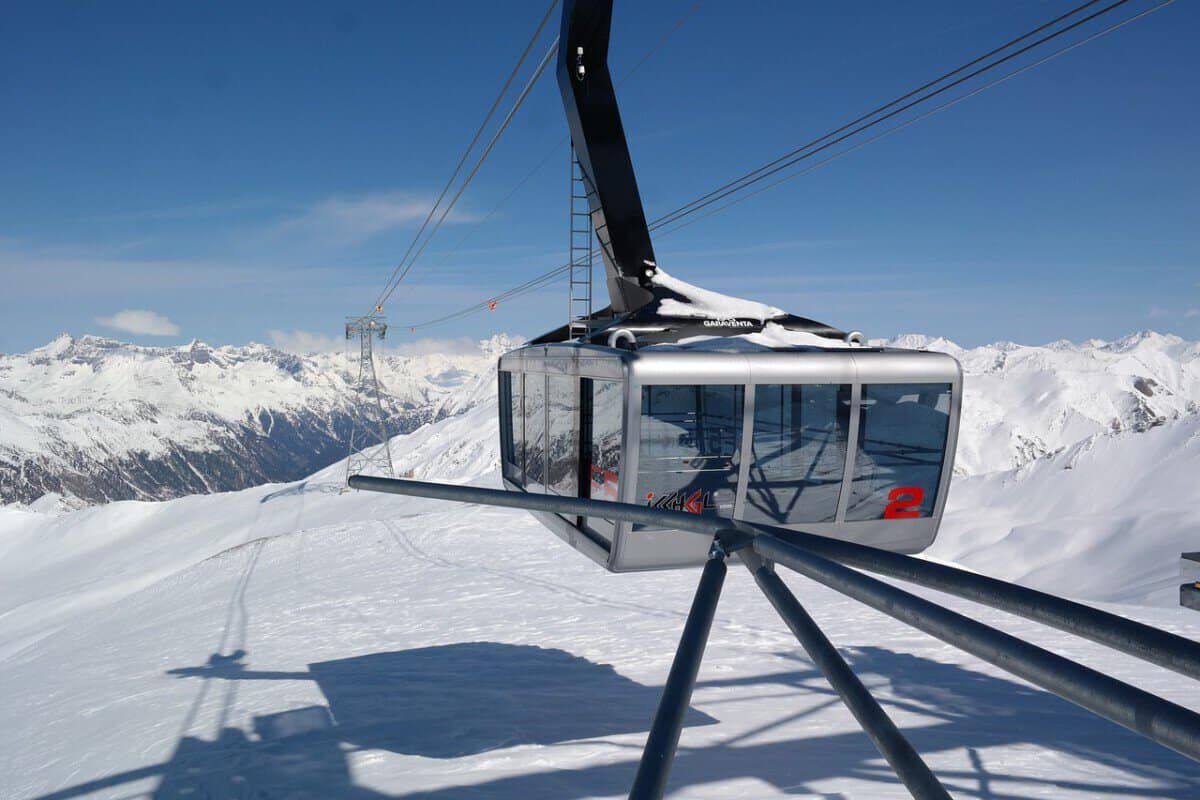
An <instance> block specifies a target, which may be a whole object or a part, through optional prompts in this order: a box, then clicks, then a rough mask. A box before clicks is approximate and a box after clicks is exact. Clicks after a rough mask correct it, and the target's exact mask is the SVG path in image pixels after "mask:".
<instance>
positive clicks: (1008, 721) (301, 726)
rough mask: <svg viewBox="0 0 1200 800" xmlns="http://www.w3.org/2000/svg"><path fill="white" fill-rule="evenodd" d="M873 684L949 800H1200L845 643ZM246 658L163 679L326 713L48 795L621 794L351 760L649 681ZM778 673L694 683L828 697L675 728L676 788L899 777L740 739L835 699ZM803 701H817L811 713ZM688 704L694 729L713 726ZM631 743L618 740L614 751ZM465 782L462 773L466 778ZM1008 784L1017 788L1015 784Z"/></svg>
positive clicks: (643, 707)
mask: <svg viewBox="0 0 1200 800" xmlns="http://www.w3.org/2000/svg"><path fill="white" fill-rule="evenodd" d="M847 655H848V656H849V660H850V661H851V663H852V664H853V666H854V667H855V669H856V671H857V672H858V673H859V674H860V675H861V676H863V677H864V680H866V682H867V683H868V684H879V683H885V684H887V685H888V687H889V690H888V691H887V692H884V693H883V694H884V695H885V698H884V700H885V701H886V702H885V705H887V706H888V707H890V708H891V709H893V710H895V709H904V710H908V711H911V712H915V713H919V714H920V715H922V717H923V718H924V719H926V720H930V721H929V722H926V723H923V724H922V725H921V726H920V727H912V726H909V727H908V728H907V730H906V733H907V735H908V736H909V738H910V739H911V741H912V743H913V745H914V746H915V747H916V748H917V750H918V751H919V752H921V753H923V754H925V755H926V756H934V755H935V754H937V753H944V752H965V754H966V757H967V758H966V761H967V762H968V763H969V764H970V767H969V768H966V767H963V768H960V769H957V770H936V769H935V772H937V773H938V775H939V777H940V778H941V779H942V780H943V782H944V783H945V784H946V786H947V788H948V789H949V790H950V791H951V792H952V793H953V794H955V795H960V796H968V797H980V798H987V799H988V800H992V799H995V800H1001V799H1003V798H1011V797H1017V796H1020V795H1021V794H1022V793H1028V792H1029V791H1032V790H1038V791H1039V792H1040V793H1051V794H1052V793H1053V789H1054V788H1055V787H1057V788H1059V789H1061V790H1073V791H1077V792H1081V793H1086V794H1088V795H1089V796H1095V797H1104V796H1106V795H1119V796H1122V797H1137V796H1142V797H1156V798H1190V797H1196V796H1200V771H1198V770H1197V767H1196V765H1195V764H1193V763H1192V762H1191V761H1189V760H1187V759H1186V758H1184V757H1182V756H1179V755H1177V754H1175V753H1173V752H1171V751H1169V750H1166V749H1164V748H1162V747H1160V746H1158V745H1156V744H1154V743H1152V742H1149V741H1147V740H1145V739H1142V738H1141V737H1139V736H1136V735H1135V734H1132V733H1130V732H1128V731H1126V730H1124V729H1122V728H1120V727H1118V726H1116V725H1113V724H1111V723H1108V722H1106V721H1104V720H1101V719H1099V718H1097V717H1094V716H1093V715H1091V714H1090V713H1088V712H1086V711H1083V710H1081V709H1079V708H1076V707H1075V706H1073V705H1071V704H1069V703H1067V702H1065V701H1063V700H1060V699H1058V698H1056V697H1054V696H1053V695H1050V694H1047V693H1045V692H1042V691H1039V690H1036V689H1033V688H1031V687H1028V686H1026V685H1025V684H1021V683H1016V682H1013V681H1009V680H1005V679H1001V678H994V677H991V676H989V675H985V674H982V673H978V672H974V671H971V670H967V669H963V668H961V667H958V666H954V665H947V664H941V663H938V662H936V661H931V660H929V659H926V658H921V657H918V656H913V655H907V654H901V653H896V652H893V651H890V650H887V649H885V648H879V647H864V648H857V649H851V650H849V651H847ZM244 657H245V653H244V652H242V651H236V652H234V653H232V654H229V655H219V654H214V655H213V656H212V657H211V658H210V659H209V661H208V662H207V663H206V664H204V665H202V666H198V667H183V668H179V669H173V670H170V671H169V674H171V675H175V676H177V677H180V678H203V679H206V680H221V681H255V680H266V681H271V680H312V681H315V682H316V683H317V685H318V686H319V687H320V689H321V691H322V693H323V694H324V695H325V698H326V701H327V702H328V705H327V706H310V707H307V708H300V709H293V710H289V711H285V712H281V713H278V714H269V715H264V716H259V717H255V719H254V724H253V731H252V732H250V733H247V732H244V731H242V730H240V729H236V728H231V727H225V728H223V729H222V730H221V732H220V734H219V735H218V737H217V739H216V740H215V741H212V740H203V739H199V738H195V737H191V736H185V737H183V738H182V739H181V740H180V742H179V745H178V747H177V748H176V751H175V753H174V755H173V756H172V758H171V759H170V760H169V761H168V762H166V763H164V764H161V765H156V766H152V767H147V768H144V769H140V770H132V771H130V772H126V773H122V774H119V775H113V776H111V777H108V778H102V779H99V780H95V781H90V782H87V783H84V784H79V785H76V786H73V787H70V788H67V789H63V790H61V791H57V792H53V793H51V794H47V795H43V796H42V798H40V800H56V799H57V798H68V797H78V796H80V795H83V794H86V793H90V792H94V791H97V790H99V789H103V788H108V787H114V786H118V785H121V784H123V783H127V782H130V781H133V780H139V779H143V778H147V777H152V776H158V775H161V776H162V779H161V782H160V784H159V786H158V789H157V790H156V791H155V793H154V795H153V797H154V798H157V799H158V800H165V799H166V798H183V797H188V798H195V797H205V798H215V799H222V800H223V799H224V798H231V799H232V798H250V797H254V798H271V797H293V798H328V797H343V798H350V799H351V800H367V799H371V800H375V799H377V798H385V797H402V798H408V799H410V800H417V799H418V798H422V799H425V800H450V798H455V799H456V800H457V799H459V798H478V799H480V800H482V798H493V799H494V798H530V797H547V798H551V797H552V798H566V799H569V798H584V797H591V796H596V795H623V794H625V793H627V792H628V790H629V786H630V784H631V782H632V779H633V774H634V772H635V771H636V767H637V760H638V757H639V756H640V746H638V747H630V753H629V757H628V758H623V759H621V760H619V761H616V762H609V763H604V764H598V765H591V766H582V767H578V768H574V769H572V768H566V769H563V768H550V769H545V770H544V771H540V772H526V773H523V774H520V775H512V776H506V777H499V778H490V779H486V780H484V781H483V782H479V783H474V784H468V785H459V786H453V787H447V788H441V789H434V790H429V791H420V790H418V791H413V792H408V793H404V794H399V795H394V794H382V793H380V792H379V791H377V790H375V789H371V788H367V787H363V786H358V785H356V784H355V782H354V779H353V776H352V774H351V771H350V766H349V761H348V753H349V752H351V751H353V750H360V749H361V750H387V751H391V752H394V753H402V754H407V755H416V756H424V757H427V758H435V759H454V758H460V757H463V756H470V755H475V754H479V753H484V752H488V751H492V750H497V749H500V748H507V747H514V746H518V745H544V746H548V745H556V744H560V743H565V742H571V741H577V740H580V739H600V738H605V737H611V736H616V735H619V734H628V733H639V732H644V731H646V730H647V729H648V727H649V722H650V719H651V718H652V716H653V713H654V710H655V708H656V707H657V704H658V697H659V689H658V688H656V687H647V686H643V685H641V684H638V683H635V682H634V681H631V680H629V679H627V678H624V677H622V676H621V675H619V674H618V673H617V672H616V671H615V670H614V669H613V668H612V667H611V666H609V665H606V664H595V663H593V662H591V661H588V660H587V659H584V658H580V657H578V656H574V655H571V654H569V653H566V652H564V651H562V650H554V649H546V648H540V647H532V646H525V645H509V644H499V643H493V642H475V643H469V644H452V645H445V646H441V647H429V648H422V649H417V650H407V651H401V652H388V653H376V654H372V655H367V656H359V657H355V658H347V659H339V660H336V661H325V662H321V663H316V664H311V665H310V666H309V669H308V670H307V671H305V672H271V671H259V670H252V669H248V668H247V667H246V666H245V665H244V663H243V660H244ZM800 663H803V664H804V665H805V666H804V668H801V669H797V670H795V671H791V672H784V673H778V674H773V675H762V676H751V677H744V678H734V679H728V680H712V681H702V682H700V683H699V684H698V686H697V688H698V689H701V690H703V689H706V688H708V689H711V688H721V687H726V688H736V687H747V688H751V687H752V688H754V689H755V690H756V691H757V692H758V693H759V694H760V695H761V693H762V691H763V690H764V689H766V690H768V691H769V688H770V687H771V686H772V685H778V686H779V687H780V689H781V693H780V697H779V702H780V704H781V705H786V703H787V697H788V696H789V695H791V696H797V697H798V696H799V695H798V691H807V692H811V693H816V694H820V695H824V696H825V702H822V703H818V704H815V707H813V708H808V709H807V710H803V711H800V712H797V713H795V714H790V715H784V716H783V717H782V718H779V717H776V718H775V719H773V720H771V721H766V723H765V724H764V725H763V726H762V727H761V728H757V729H755V730H753V731H750V732H745V733H742V734H739V735H737V736H735V737H732V738H726V739H725V740H723V741H721V742H719V743H717V744H710V745H706V746H701V747H689V746H688V745H687V741H688V738H689V737H688V735H687V734H686V733H685V734H684V736H683V739H682V742H681V745H680V749H679V753H678V755H677V757H676V762H675V766H674V769H673V770H672V773H671V787H672V789H674V790H678V789H680V788H682V787H686V786H694V785H701V784H706V783H713V782H717V781H724V780H730V779H733V778H738V777H746V778H753V779H756V780H758V781H763V782H766V783H768V784H771V785H772V786H774V787H775V788H776V789H777V790H779V791H782V792H785V793H789V794H792V793H796V794H804V793H809V794H811V793H814V792H815V789H814V788H813V787H814V786H815V785H816V784H817V782H820V781H823V780H828V779H831V778H837V777H846V778H853V779H857V780H860V781H863V782H875V783H881V784H890V785H892V786H896V785H897V781H896V778H895V776H894V775H893V773H892V772H891V770H890V769H889V767H888V766H887V764H886V763H885V762H884V761H883V760H882V758H880V756H879V755H878V753H877V752H876V751H875V749H874V747H873V746H872V745H871V743H870V740H869V739H867V737H866V736H865V735H864V734H863V733H861V732H860V731H853V732H848V733H838V734H830V735H824V736H821V735H814V736H811V737H806V738H797V739H789V740H785V741H775V742H769V743H765V744H764V743H758V744H754V743H746V742H747V741H749V740H750V739H751V738H752V737H754V736H757V735H758V734H761V733H765V732H768V731H770V730H771V729H773V728H776V727H779V726H783V725H787V724H789V723H791V722H793V721H795V720H796V719H799V718H801V717H804V716H807V715H809V714H812V713H816V712H817V711H820V710H822V709H823V708H824V707H825V706H826V705H834V704H838V700H837V698H836V696H835V695H833V693H832V690H830V689H829V687H828V685H827V684H826V683H825V681H824V678H823V677H822V676H821V675H820V673H819V672H816V671H815V670H813V669H811V668H808V666H807V665H808V662H807V661H803V662H800ZM810 705H811V704H810ZM716 722H717V721H716V720H714V719H713V718H712V717H709V716H707V715H705V714H702V713H700V712H698V711H695V710H692V711H690V712H689V716H688V719H687V724H688V725H689V726H696V725H712V724H715V723H716ZM1013 745H1029V746H1031V747H1033V748H1037V749H1039V750H1044V751H1051V752H1057V753H1059V754H1065V755H1070V756H1072V757H1074V758H1076V759H1079V760H1082V761H1084V762H1092V763H1094V764H1096V765H1102V766H1104V767H1107V768H1110V769H1115V770H1118V771H1120V772H1123V773H1125V774H1127V775H1128V776H1130V780H1129V781H1128V782H1125V783H1127V784H1134V786H1135V787H1140V788H1133V787H1130V786H1128V785H1126V786H1119V787H1118V786H1108V785H1105V784H1103V783H1098V782H1069V781H1053V780H1047V779H1042V778H1035V777H1031V776H1023V775H1020V774H1014V773H1013V772H1011V771H998V770H996V769H992V768H989V767H988V766H987V764H986V763H985V761H984V753H983V752H981V751H986V749H987V748H990V747H1005V746H1013ZM625 746H628V745H625ZM469 776H470V773H469V772H465V771H464V774H463V777H464V778H467V779H469ZM1014 787H1016V788H1014Z"/></svg>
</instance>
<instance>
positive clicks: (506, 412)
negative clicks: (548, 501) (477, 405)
mask: <svg viewBox="0 0 1200 800" xmlns="http://www.w3.org/2000/svg"><path fill="white" fill-rule="evenodd" d="M514 422H515V423H516V424H515V426H514ZM524 423H525V420H524V412H523V411H522V409H521V374H520V373H517V374H516V375H513V374H512V373H511V372H501V373H500V460H501V467H502V469H503V470H504V477H506V478H508V479H509V480H511V481H516V482H517V483H520V482H521V432H522V430H523V429H524V427H525V424H524Z"/></svg>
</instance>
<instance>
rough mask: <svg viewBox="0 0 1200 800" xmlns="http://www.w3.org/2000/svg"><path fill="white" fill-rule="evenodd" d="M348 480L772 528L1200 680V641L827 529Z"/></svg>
mask: <svg viewBox="0 0 1200 800" xmlns="http://www.w3.org/2000/svg"><path fill="white" fill-rule="evenodd" d="M349 482H350V486H351V487H352V488H355V489H367V490H370V491H376V492H391V493H393V494H406V495H414V496H417V497H432V498H437V499H441V500H457V501H466V502H473V503H483V504H485V505H498V506H508V507H510V508H524V509H530V510H534V511H550V512H554V513H560V514H577V515H581V516H598V517H605V518H608V519H622V520H627V521H630V522H642V523H647V524H653V525H656V526H659V527H667V528H672V529H674V530H681V531H691V532H693V533H701V534H716V533H717V532H719V531H721V530H722V529H723V528H727V527H728V526H731V525H732V526H734V527H736V528H737V529H738V530H740V531H742V532H743V533H745V534H748V535H753V534H755V533H763V532H765V533H770V534H772V535H774V536H776V537H777V538H779V539H781V540H783V541H786V542H790V543H792V544H796V545H799V546H801V547H804V548H806V549H807V550H809V551H811V552H813V553H816V554H817V555H820V556H823V557H825V558H828V559H832V560H833V561H837V562H838V563H841V564H847V565H849V566H852V567H858V568H860V569H865V570H868V571H869V572H874V573H877V574H880V575H886V576H887V577H889V578H897V579H899V580H902V581H906V582H908V583H914V584H916V585H918V586H924V587H926V588H929V589H935V590H937V591H939V592H945V593H947V594H953V595H957V596H958V597H962V598H965V599H967V600H971V601H973V602H976V603H981V604H983V605H986V606H990V607H992V608H996V609H999V610H1000V611H1005V612H1008V613H1010V614H1017V615H1018V616H1022V617H1025V618H1026V619H1031V620H1033V621H1035V622H1040V623H1042V624H1043V625H1049V626H1051V627H1054V628H1058V629H1059V630H1062V631H1066V632H1067V633H1070V634H1073V635H1075V636H1080V637H1082V638H1084V639H1090V640H1092V641H1094V642H1097V643H1099V644H1102V645H1105V646H1107V647H1111V648H1113V649H1114V650H1119V651H1121V652H1123V653H1126V654H1128V655H1131V656H1134V657H1135V658H1140V659H1142V660H1144V661H1149V662H1150V663H1152V664H1158V665H1159V666H1161V667H1166V668H1167V669H1171V670H1174V671H1176V672H1178V673H1180V674H1183V675H1187V676H1188V677H1190V678H1195V679H1198V680H1200V642H1195V641H1192V640H1191V639H1187V638H1185V637H1183V636H1178V635H1176V634H1173V633H1169V632H1167V631H1163V630H1159V629H1157V628H1153V627H1151V626H1149V625H1143V624H1142V623H1140V622H1136V621H1134V620H1131V619H1127V618H1125V617H1122V616H1118V615H1117V614H1110V613H1108V612H1107V611H1101V610H1100V609H1097V608H1092V607H1091V606H1087V605H1084V604H1083V603H1076V602H1073V601H1071V600H1066V599H1064V598H1061V597H1055V596H1054V595H1052V594H1046V593H1045V592H1039V591H1037V590H1036V589H1029V588H1026V587H1024V586H1018V585H1016V584H1013V583H1007V582H1005V581H1001V580H997V579H995V578H989V577H987V576H986V575H977V574H975V573H973V572H967V571H966V570H962V569H957V568H955V567H950V566H947V565H945V564H935V563H933V562H930V561H924V560H922V559H919V558H913V557H912V556H906V555H902V554H900V553H893V552H890V551H888V550H880V549H879V548H876V547H868V546H866V545H861V544H854V543H853V542H843V541H839V540H837V539H830V538H828V537H826V536H816V535H813V534H810V533H801V532H798V531H791V530H787V529H785V528H777V527H774V526H771V525H759V524H753V523H748V522H742V521H740V520H734V521H730V520H722V519H718V518H716V517H702V516H700V515H698V514H685V513H683V512H681V511H668V510H665V509H657V508H646V507H644V506H637V505H633V504H631V503H614V502H611V501H607V500H588V499H584V498H579V497H558V496H555V495H538V494H526V493H524V492H508V491H503V490H498V489H482V488H479V487H474V486H442V485H440V484H436V483H426V482H424V481H408V480H396V479H388V478H374V477H366V476H362V475H355V476H351V478H350V481H349Z"/></svg>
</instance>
